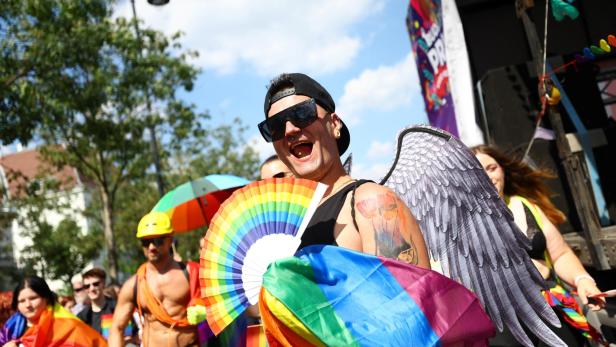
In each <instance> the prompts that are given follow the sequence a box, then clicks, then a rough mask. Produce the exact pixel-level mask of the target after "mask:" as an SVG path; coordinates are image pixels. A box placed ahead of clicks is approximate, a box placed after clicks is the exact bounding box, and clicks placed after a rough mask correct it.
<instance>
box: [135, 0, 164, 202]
mask: <svg viewBox="0 0 616 347" xmlns="http://www.w3.org/2000/svg"><path fill="white" fill-rule="evenodd" d="M168 2H169V0H148V3H150V4H152V5H157V6H160V5H165V4H167V3H168ZM130 3H131V5H132V7H133V22H134V23H135V34H136V35H137V40H139V44H140V45H142V44H143V42H142V41H141V30H139V20H138V19H137V10H136V8H135V0H131V1H130ZM138 54H139V56H141V54H142V52H141V47H140V48H139V50H138ZM145 100H146V109H147V111H148V114H151V113H152V103H151V101H150V92H149V91H148V90H147V89H146V95H145ZM148 127H149V130H150V148H151V150H152V159H153V160H154V170H155V171H156V185H157V187H158V194H159V195H160V197H161V198H162V197H163V195H165V182H164V181H163V175H162V169H161V166H160V157H159V155H158V141H157V140H156V125H155V124H154V123H152V124H149V125H148Z"/></svg>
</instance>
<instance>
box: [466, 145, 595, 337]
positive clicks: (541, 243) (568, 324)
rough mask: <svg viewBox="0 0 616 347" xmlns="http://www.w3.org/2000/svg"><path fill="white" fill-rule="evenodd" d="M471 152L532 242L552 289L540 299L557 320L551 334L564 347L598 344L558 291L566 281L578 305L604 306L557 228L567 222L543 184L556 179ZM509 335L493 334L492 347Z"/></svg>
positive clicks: (490, 153) (497, 155) (494, 153)
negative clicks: (548, 305)
mask: <svg viewBox="0 0 616 347" xmlns="http://www.w3.org/2000/svg"><path fill="white" fill-rule="evenodd" d="M471 149H472V151H473V153H475V156H476V157H477V159H478V160H479V162H480V163H481V165H482V166H483V168H484V170H485V171H486V173H487V174H488V176H489V177H490V180H492V183H493V184H494V186H495V187H496V190H497V191H498V193H499V195H500V196H501V198H503V199H504V200H505V202H506V203H507V205H508V206H509V209H510V210H511V212H512V214H513V217H514V220H515V223H516V224H517V225H518V227H519V228H520V230H522V231H523V232H525V233H526V236H527V237H528V238H529V240H530V241H531V244H532V248H531V249H530V250H529V251H528V255H529V256H530V258H531V260H532V261H533V263H534V265H535V266H536V267H537V270H538V271H539V273H540V274H541V275H542V276H543V278H544V279H545V280H546V282H547V284H548V286H549V287H550V290H546V291H544V293H543V294H544V296H545V298H546V300H547V301H548V303H549V304H550V306H552V307H553V308H554V310H555V312H556V314H557V316H558V317H559V319H560V320H561V324H562V327H561V328H560V329H558V328H553V330H554V332H555V333H556V334H557V335H559V336H560V337H561V339H563V341H565V342H566V343H567V345H568V346H582V345H584V344H585V343H586V342H587V339H591V340H597V341H600V340H601V339H602V338H601V335H600V334H599V333H598V332H597V331H596V330H595V329H593V328H592V327H591V326H590V325H588V322H586V320H585V318H584V315H583V313H582V311H581V309H580V307H579V306H578V305H577V303H576V302H575V299H574V298H573V296H572V295H571V294H570V293H569V292H568V291H567V290H566V289H565V286H563V285H562V281H564V282H565V283H567V284H568V285H569V286H571V287H572V288H574V289H575V290H576V291H577V294H578V295H579V297H580V299H581V301H582V303H583V304H584V305H588V306H589V307H590V308H591V309H592V310H598V309H600V308H601V307H602V306H603V305H604V300H596V299H590V300H589V298H590V297H591V296H592V295H593V294H598V293H600V290H599V288H597V285H596V283H595V280H594V279H593V278H592V277H591V276H590V275H589V274H588V272H586V270H585V269H584V266H582V263H581V262H580V260H579V258H578V257H577V256H576V255H575V253H573V250H571V248H570V247H569V245H567V242H566V241H565V239H564V238H563V237H562V235H561V234H560V232H559V231H558V229H557V227H556V225H558V224H561V223H563V222H564V221H565V215H564V214H563V213H562V212H561V211H560V210H558V208H556V206H554V204H553V203H552V202H551V201H550V196H551V192H550V190H549V189H548V187H547V186H546V184H545V179H549V178H554V175H552V174H550V173H549V172H547V171H545V170H535V169H533V168H531V167H530V166H529V165H528V164H526V163H525V162H523V161H522V160H520V159H518V158H515V157H513V156H507V155H505V154H503V153H502V152H500V151H499V150H497V149H496V148H494V147H490V146H485V145H481V146H475V147H473V148H471ZM509 335H510V334H508V332H504V333H503V334H497V337H496V338H495V339H493V340H492V341H491V342H490V344H491V345H493V346H508V345H509V344H508V341H509V340H511V339H512V338H511V339H509ZM512 341H515V340H512Z"/></svg>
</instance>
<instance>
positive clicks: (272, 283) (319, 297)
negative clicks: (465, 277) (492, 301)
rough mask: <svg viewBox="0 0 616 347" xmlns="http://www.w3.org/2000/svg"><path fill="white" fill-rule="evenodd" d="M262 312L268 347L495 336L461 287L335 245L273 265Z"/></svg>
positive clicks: (473, 340) (470, 340)
mask: <svg viewBox="0 0 616 347" xmlns="http://www.w3.org/2000/svg"><path fill="white" fill-rule="evenodd" d="M259 308H260V312H261V317H262V320H263V323H264V326H265V333H266V336H267V339H268V343H269V345H270V346H439V345H449V344H455V343H461V344H460V345H462V343H463V344H464V345H482V344H484V345H487V339H488V338H489V337H491V336H493V335H494V327H493V325H492V323H491V321H490V318H489V317H488V315H487V314H486V313H485V312H484V310H483V308H482V306H481V304H480V302H479V300H478V299H477V298H476V297H475V295H474V294H473V293H471V292H470V291H469V290H468V289H466V288H465V287H464V286H462V285H460V284H459V283H457V282H455V281H453V280H451V279H449V278H447V277H445V276H442V275H440V274H439V273H437V272H434V271H431V270H426V269H422V268H419V267H416V266H412V265H409V264H406V263H402V262H399V261H395V260H392V259H387V258H383V257H376V256H371V255H367V254H363V253H358V252H355V251H351V250H347V249H344V248H341V247H334V246H322V245H317V246H310V247H306V248H304V249H302V250H301V251H300V252H298V254H297V256H296V257H289V258H286V259H283V260H279V261H276V262H275V263H273V264H272V265H271V266H270V267H269V269H268V271H267V272H266V273H265V275H264V278H263V288H262V291H261V293H260V301H259Z"/></svg>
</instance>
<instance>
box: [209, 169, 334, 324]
mask: <svg viewBox="0 0 616 347" xmlns="http://www.w3.org/2000/svg"><path fill="white" fill-rule="evenodd" d="M326 188H327V186H325V185H323V184H319V183H317V182H314V181H310V180H305V179H297V178H292V177H286V178H272V179H268V180H263V181H257V182H253V183H251V184H249V185H247V186H245V187H243V188H241V189H239V190H237V191H235V192H234V193H233V195H232V196H231V197H230V198H229V199H228V200H226V201H225V202H224V203H223V204H222V206H221V207H220V209H219V211H218V213H217V214H216V215H215V216H214V218H213V219H212V222H211V225H210V228H209V230H208V231H207V233H206V235H205V242H204V247H203V249H202V251H201V271H200V285H201V293H202V295H204V300H205V302H206V307H207V321H208V324H209V325H210V328H211V329H212V331H213V332H214V334H218V333H220V332H221V331H222V330H223V329H224V328H225V327H226V326H227V325H228V324H230V323H231V322H232V321H233V320H234V319H235V318H236V317H238V316H239V315H240V314H241V313H242V312H243V311H244V310H245V309H246V308H247V307H248V306H250V305H254V304H256V303H257V302H258V297H259V291H260V289H261V283H262V278H263V273H264V272H265V270H266V269H267V266H268V265H269V264H270V263H272V262H273V261H275V260H277V259H281V258H285V257H288V256H291V255H293V254H294V253H295V251H296V250H297V247H299V244H300V242H301V235H302V233H303V232H304V229H305V228H306V226H307V224H308V221H309V220H310V218H311V217H312V215H313V214H314V211H315V209H316V207H317V206H318V204H319V202H320V201H321V198H322V196H323V194H324V193H325V189H326Z"/></svg>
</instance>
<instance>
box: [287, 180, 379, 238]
mask: <svg viewBox="0 0 616 347" xmlns="http://www.w3.org/2000/svg"><path fill="white" fill-rule="evenodd" d="M366 182H371V181H369V180H359V181H355V182H353V183H350V184H348V185H346V186H345V187H343V188H342V189H340V190H339V191H338V192H336V194H334V195H332V196H330V197H329V198H328V199H327V200H326V201H325V202H324V203H323V204H321V206H319V207H318V208H317V210H316V211H315V212H314V215H313V216H312V219H311V220H310V222H309V223H308V226H307V227H306V230H305V231H304V234H303V235H302V243H301V244H300V245H299V249H298V250H300V249H302V248H304V247H308V246H311V245H333V246H337V245H338V244H337V243H336V238H335V237H334V227H335V226H336V220H337V219H338V214H340V210H342V206H344V201H345V200H346V196H347V194H348V193H349V192H350V191H353V190H355V188H357V187H359V186H360V185H362V184H364V183H366ZM353 221H355V216H353Z"/></svg>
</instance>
